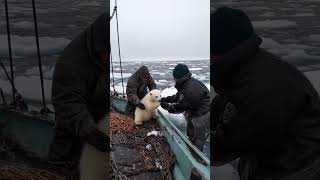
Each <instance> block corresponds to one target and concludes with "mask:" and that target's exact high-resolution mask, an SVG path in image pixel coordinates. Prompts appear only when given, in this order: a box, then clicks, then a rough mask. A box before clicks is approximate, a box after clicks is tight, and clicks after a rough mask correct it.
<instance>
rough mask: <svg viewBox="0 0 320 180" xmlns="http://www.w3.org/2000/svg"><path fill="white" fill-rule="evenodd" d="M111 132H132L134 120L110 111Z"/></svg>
mask: <svg viewBox="0 0 320 180" xmlns="http://www.w3.org/2000/svg"><path fill="white" fill-rule="evenodd" d="M110 120H111V124H110V129H111V132H118V133H119V132H122V133H123V132H132V131H133V130H134V129H135V124H134V120H133V119H132V118H130V117H128V116H124V115H122V114H119V113H114V112H112V113H110Z"/></svg>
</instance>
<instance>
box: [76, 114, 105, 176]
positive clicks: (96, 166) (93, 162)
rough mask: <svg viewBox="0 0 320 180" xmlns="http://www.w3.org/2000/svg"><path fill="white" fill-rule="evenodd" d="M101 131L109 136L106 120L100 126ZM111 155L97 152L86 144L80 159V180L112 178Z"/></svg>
mask: <svg viewBox="0 0 320 180" xmlns="http://www.w3.org/2000/svg"><path fill="white" fill-rule="evenodd" d="M98 126H99V127H98V128H99V130H101V131H103V132H104V133H106V134H108V132H107V129H108V127H107V121H106V119H104V120H103V121H101V122H100V123H99V125H98ZM109 166H110V155H109V153H106V152H101V151H99V150H97V149H96V148H95V147H93V146H92V145H90V144H87V143H85V144H84V147H83V149H82V152H81V157H80V164H79V170H80V180H93V179H94V180H105V179H108V178H109V177H110V173H109Z"/></svg>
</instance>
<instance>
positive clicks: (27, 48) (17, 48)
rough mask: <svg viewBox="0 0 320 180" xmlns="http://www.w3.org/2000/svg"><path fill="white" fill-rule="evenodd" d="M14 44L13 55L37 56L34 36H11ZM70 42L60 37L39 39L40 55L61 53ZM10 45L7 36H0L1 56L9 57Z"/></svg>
mask: <svg viewBox="0 0 320 180" xmlns="http://www.w3.org/2000/svg"><path fill="white" fill-rule="evenodd" d="M11 42H12V53H13V55H14V56H36V53H37V48H36V39H35V37H34V36H17V35H12V36H11ZM69 42H70V40H69V39H66V38H63V37H60V38H53V37H39V43H40V54H41V55H42V56H43V55H52V54H56V53H59V52H61V51H62V50H63V49H64V48H65V47H66V46H67V44H68V43H69ZM7 54H8V45H7V36H6V35H0V55H1V56H7Z"/></svg>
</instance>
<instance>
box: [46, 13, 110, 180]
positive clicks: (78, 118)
mask: <svg viewBox="0 0 320 180" xmlns="http://www.w3.org/2000/svg"><path fill="white" fill-rule="evenodd" d="M109 42H110V41H109V14H107V13H104V14H102V15H101V16H100V17H98V18H97V20H96V21H95V22H94V23H93V24H92V25H91V26H90V27H88V28H87V29H86V30H85V31H84V32H82V33H81V34H80V35H78V36H77V37H76V38H75V39H74V40H73V41H72V42H71V43H70V44H69V45H68V46H67V47H66V48H65V49H64V51H63V53H62V55H61V56H60V59H59V60H58V62H57V63H56V65H55V70H54V74H53V82H52V103H53V106H54V109H55V121H56V125H55V134H54V139H53V142H52V144H51V149H50V155H49V156H50V162H51V163H54V164H56V165H62V166H67V165H70V166H71V169H72V170H76V169H78V167H79V159H80V156H81V152H82V150H83V147H84V145H85V144H88V145H90V146H91V147H93V148H94V150H95V151H99V152H102V153H104V154H105V156H104V157H103V159H105V158H106V159H105V163H104V164H103V165H100V166H102V167H103V168H105V172H109V170H108V166H109V162H108V158H107V157H108V156H109V155H108V154H109V149H110V145H109V143H110V140H109V136H108V134H109V133H108V128H107V126H106V125H107V124H109V122H106V121H107V117H106V115H107V112H108V111H109V97H108V94H109V93H108V92H109V91H108V89H109V88H108V86H107V85H108V84H109V78H108V72H107V71H108V68H107V65H108V64H109V63H108V60H109V53H110V46H109V44H110V43H109ZM98 126H100V127H98ZM89 166H90V165H88V168H90V167H89ZM77 176H78V175H77ZM106 176H107V177H108V175H106ZM107 177H102V178H104V179H107ZM76 179H77V178H76ZM87 179H88V178H87ZM91 179H95V178H94V177H92V178H91ZM98 179H99V180H100V179H101V178H98ZM98 179H95V180H98Z"/></svg>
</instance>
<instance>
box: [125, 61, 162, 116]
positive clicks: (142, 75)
mask: <svg viewBox="0 0 320 180" xmlns="http://www.w3.org/2000/svg"><path fill="white" fill-rule="evenodd" d="M156 88H157V85H156V83H155V82H154V80H153V78H152V77H151V75H150V73H149V69H148V68H147V66H141V67H140V68H139V69H138V70H137V71H136V72H135V73H134V74H132V76H131V77H130V78H129V79H128V82H127V90H126V92H127V99H128V105H127V110H126V111H127V113H128V114H130V115H133V114H134V111H135V109H136V107H139V108H141V109H145V107H144V105H143V104H142V103H141V102H140V101H141V99H142V98H143V97H144V96H145V95H146V94H148V89H149V91H151V90H153V89H156Z"/></svg>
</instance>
